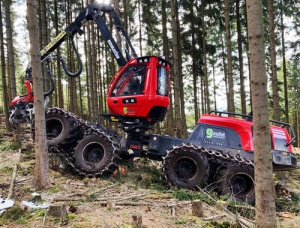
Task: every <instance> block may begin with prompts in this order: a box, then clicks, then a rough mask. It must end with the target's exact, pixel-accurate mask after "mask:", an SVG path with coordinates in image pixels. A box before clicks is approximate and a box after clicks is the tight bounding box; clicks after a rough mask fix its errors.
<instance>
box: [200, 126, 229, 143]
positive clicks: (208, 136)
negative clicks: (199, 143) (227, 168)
mask: <svg viewBox="0 0 300 228" xmlns="http://www.w3.org/2000/svg"><path fill="white" fill-rule="evenodd" d="M204 143H205V144H209V145H216V146H227V139H226V132H225V131H224V130H223V129H221V128H217V127H211V126H207V128H206V130H205V136H204Z"/></svg>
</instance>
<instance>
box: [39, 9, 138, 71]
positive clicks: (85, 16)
mask: <svg viewBox="0 0 300 228" xmlns="http://www.w3.org/2000/svg"><path fill="white" fill-rule="evenodd" d="M106 12H107V13H110V14H111V16H112V18H113V21H114V24H115V26H116V28H117V30H118V31H119V33H120V36H121V38H122V39H123V38H125V41H126V43H127V44H128V46H129V48H130V49H131V52H132V55H133V57H137V55H136V52H135V50H134V48H133V46H132V44H131V42H130V39H129V37H128V36H127V34H126V32H125V30H124V28H123V26H122V23H121V21H120V19H119V17H118V16H117V13H116V12H115V10H114V8H113V7H112V6H108V5H99V4H97V3H90V4H89V5H88V6H87V7H86V8H85V9H84V10H83V11H82V12H81V13H80V14H79V15H78V16H77V18H76V19H75V21H74V22H72V23H71V24H70V25H69V26H68V27H67V28H66V29H65V31H63V32H61V33H60V34H58V36H57V37H56V38H55V39H54V40H52V41H51V42H50V43H49V44H48V45H47V46H46V47H45V48H44V49H43V50H41V60H42V61H43V60H44V59H45V58H47V56H48V55H49V54H50V53H51V52H53V51H54V50H55V49H56V48H57V47H58V46H59V45H60V44H61V43H62V42H64V41H65V40H66V38H68V37H70V38H73V36H74V35H75V34H76V33H79V34H80V35H81V34H82V33H83V31H82V30H81V27H82V26H83V25H84V24H85V23H86V22H87V21H90V20H94V21H95V23H96V24H97V26H98V28H99V30H100V32H101V34H102V36H103V38H104V40H105V41H106V43H107V44H108V46H109V48H110V49H111V51H112V53H113V55H114V57H115V59H116V61H117V63H118V65H119V66H125V65H126V63H127V61H129V60H130V59H131V57H130V54H129V51H128V50H127V49H126V48H125V54H126V59H125V58H124V56H123V54H122V52H121V50H120V48H119V47H118V45H117V44H116V42H115V40H114V39H113V37H112V34H111V32H110V31H109V30H108V28H107V26H106V24H105V18H104V14H105V13H106ZM73 48H74V46H73Z"/></svg>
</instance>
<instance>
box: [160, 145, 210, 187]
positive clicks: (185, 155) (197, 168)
mask: <svg viewBox="0 0 300 228" xmlns="http://www.w3.org/2000/svg"><path fill="white" fill-rule="evenodd" d="M163 173H164V175H165V177H166V179H167V181H168V182H169V183H170V184H171V185H176V186H178V187H180V188H187V189H195V188H197V187H201V186H203V185H204V184H205V183H206V181H207V178H208V174H209V166H208V162H207V159H206V157H205V156H204V155H203V154H202V153H201V150H197V149H195V148H194V147H192V146H187V145H181V146H179V147H175V148H173V149H172V150H170V151H168V153H167V156H166V157H165V158H164V162H163Z"/></svg>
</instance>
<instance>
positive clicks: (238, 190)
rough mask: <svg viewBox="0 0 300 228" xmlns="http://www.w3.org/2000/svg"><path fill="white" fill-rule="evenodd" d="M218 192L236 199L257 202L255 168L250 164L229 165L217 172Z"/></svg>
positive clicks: (251, 202)
mask: <svg viewBox="0 0 300 228" xmlns="http://www.w3.org/2000/svg"><path fill="white" fill-rule="evenodd" d="M217 182H218V188H217V190H218V192H219V193H221V194H227V195H229V196H232V197H234V198H235V199H236V200H239V201H245V202H247V203H249V204H254V203H255V189H254V188H255V186H254V169H253V167H250V166H245V167H243V166H229V167H228V168H223V169H221V170H219V172H218V174H217Z"/></svg>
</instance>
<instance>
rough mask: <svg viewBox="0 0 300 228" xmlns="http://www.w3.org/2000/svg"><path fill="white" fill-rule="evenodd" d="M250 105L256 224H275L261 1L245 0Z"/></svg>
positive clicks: (260, 225) (263, 225) (273, 225)
mask: <svg viewBox="0 0 300 228" xmlns="http://www.w3.org/2000/svg"><path fill="white" fill-rule="evenodd" d="M247 21H248V37H249V51H250V72H251V90H252V109H253V143H254V165H255V198H256V201H255V215H256V217H255V219H256V227H262V228H269V227H270V228H273V227H276V226H277V224H276V211H275V189H274V181H273V166H272V157H271V150H270V148H271V142H270V124H269V110H268V91H267V75H266V66H265V58H266V56H265V44H264V33H263V13H262V2H261V1H260V0H247Z"/></svg>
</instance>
